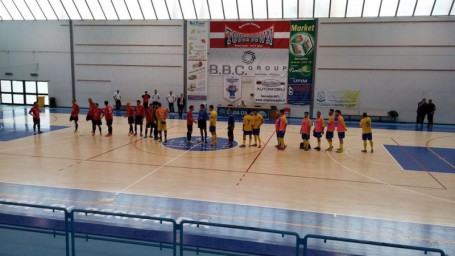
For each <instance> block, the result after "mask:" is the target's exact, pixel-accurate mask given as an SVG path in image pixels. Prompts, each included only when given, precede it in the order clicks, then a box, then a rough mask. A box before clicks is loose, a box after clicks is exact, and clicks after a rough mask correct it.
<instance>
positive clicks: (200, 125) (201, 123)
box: [197, 120, 207, 129]
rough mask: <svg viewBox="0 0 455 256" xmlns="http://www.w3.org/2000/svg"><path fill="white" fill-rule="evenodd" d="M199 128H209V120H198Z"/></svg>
mask: <svg viewBox="0 0 455 256" xmlns="http://www.w3.org/2000/svg"><path fill="white" fill-rule="evenodd" d="M197 128H199V129H207V121H206V120H197Z"/></svg>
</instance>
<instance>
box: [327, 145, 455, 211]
mask: <svg viewBox="0 0 455 256" xmlns="http://www.w3.org/2000/svg"><path fill="white" fill-rule="evenodd" d="M327 155H328V156H329V158H330V159H332V161H334V162H335V163H337V164H338V165H340V166H341V167H343V168H344V169H346V170H348V171H350V172H353V173H356V174H358V175H360V176H363V177H365V178H367V179H370V180H374V181H376V182H379V183H382V184H384V185H388V186H390V187H394V188H397V189H400V190H403V191H407V192H411V193H415V194H418V195H421V196H425V197H429V198H432V199H436V200H439V201H444V202H448V203H452V204H455V201H454V200H450V199H446V198H442V197H436V196H432V195H428V194H425V193H421V192H418V191H415V190H411V189H407V188H403V187H399V186H396V185H393V184H391V183H388V182H385V181H382V180H379V179H376V178H373V177H371V176H368V175H365V174H363V173H360V172H358V171H356V170H354V169H352V168H350V167H348V166H346V165H344V164H342V163H340V162H338V161H337V160H336V159H335V158H333V157H332V156H331V154H329V152H327Z"/></svg>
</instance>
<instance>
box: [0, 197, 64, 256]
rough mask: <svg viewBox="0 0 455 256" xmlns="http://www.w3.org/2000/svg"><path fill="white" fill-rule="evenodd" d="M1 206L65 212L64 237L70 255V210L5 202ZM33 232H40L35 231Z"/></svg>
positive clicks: (1, 202) (0, 202)
mask: <svg viewBox="0 0 455 256" xmlns="http://www.w3.org/2000/svg"><path fill="white" fill-rule="evenodd" d="M0 204H3V205H12V206H17V207H29V208H36V209H44V210H51V211H53V212H55V211H61V212H63V215H64V216H63V220H64V224H65V227H64V230H63V231H64V236H65V253H66V256H69V255H70V249H69V248H70V244H69V240H70V237H69V226H68V217H69V213H68V210H67V209H66V208H62V207H53V206H46V205H35V204H24V203H15V202H5V201H0ZM16 226H19V225H16ZM22 227H24V226H22ZM35 229H38V230H46V228H39V227H35ZM16 230H21V231H31V230H26V229H20V228H16ZM33 232H39V231H33ZM42 233H47V232H42ZM54 234H55V233H54Z"/></svg>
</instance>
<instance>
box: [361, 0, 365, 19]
mask: <svg viewBox="0 0 455 256" xmlns="http://www.w3.org/2000/svg"><path fill="white" fill-rule="evenodd" d="M364 11H365V0H363V3H362V14H361V15H360V17H362V18H363V12H364Z"/></svg>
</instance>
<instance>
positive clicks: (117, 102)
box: [113, 90, 122, 111]
mask: <svg viewBox="0 0 455 256" xmlns="http://www.w3.org/2000/svg"><path fill="white" fill-rule="evenodd" d="M113 98H114V101H115V110H117V111H119V110H120V108H121V107H122V96H121V95H120V91H119V90H117V91H116V92H115V93H114V97H113Z"/></svg>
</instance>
